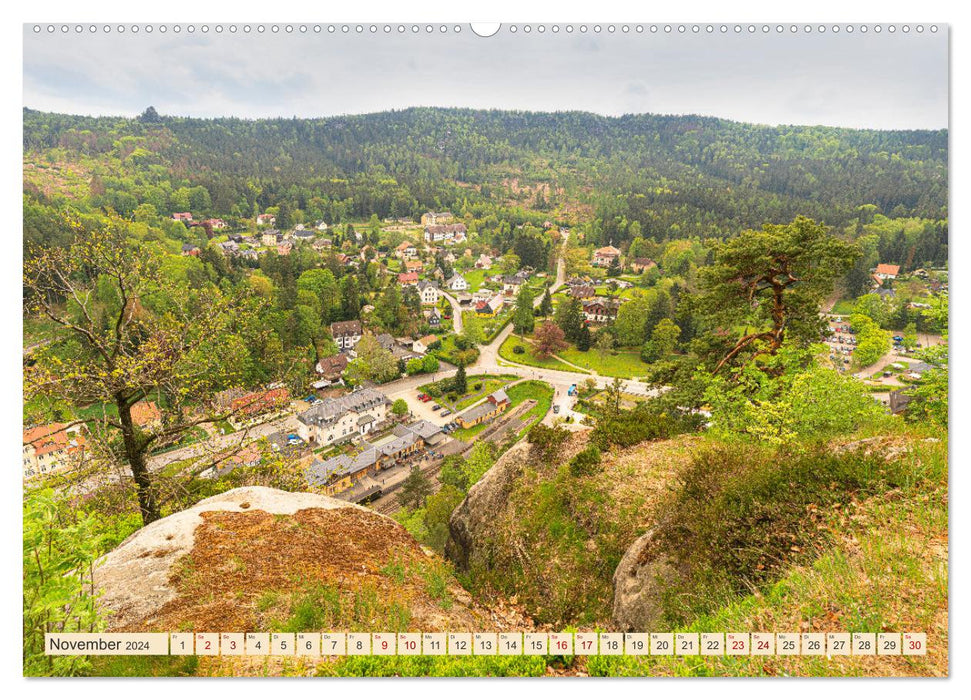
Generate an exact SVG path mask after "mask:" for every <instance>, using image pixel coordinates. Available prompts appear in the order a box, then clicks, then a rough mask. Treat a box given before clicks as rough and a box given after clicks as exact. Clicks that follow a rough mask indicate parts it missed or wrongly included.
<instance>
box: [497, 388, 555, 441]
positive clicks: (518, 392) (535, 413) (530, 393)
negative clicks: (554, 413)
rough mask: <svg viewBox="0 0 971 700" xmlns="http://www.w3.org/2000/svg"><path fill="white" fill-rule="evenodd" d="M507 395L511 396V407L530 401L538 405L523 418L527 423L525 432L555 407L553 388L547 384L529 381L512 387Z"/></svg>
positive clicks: (507, 390)
mask: <svg viewBox="0 0 971 700" xmlns="http://www.w3.org/2000/svg"><path fill="white" fill-rule="evenodd" d="M506 394H507V395H508V396H509V403H510V407H515V406H518V405H519V404H521V403H522V402H523V401H527V400H529V399H535V400H536V405H535V406H534V407H533V408H531V409H529V410H528V411H527V412H526V413H524V414H523V415H522V416H521V418H522V419H523V421H524V422H525V424H524V425H523V430H526V429H528V428H529V426H530V425H532V424H533V423H534V422H536V421H537V420H542V419H543V416H545V415H546V414H547V413H548V412H549V410H550V408H551V407H552V406H553V387H551V386H550V385H549V384H547V383H546V382H538V381H536V380H534V379H529V380H527V381H525V382H519V383H518V384H514V385H512V386H511V387H509V388H508V389H506ZM507 410H508V409H507Z"/></svg>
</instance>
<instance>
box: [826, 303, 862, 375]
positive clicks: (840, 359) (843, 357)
mask: <svg viewBox="0 0 971 700" xmlns="http://www.w3.org/2000/svg"><path fill="white" fill-rule="evenodd" d="M828 327H829V335H828V337H827V338H826V341H825V342H826V344H827V345H828V346H829V359H830V362H832V363H833V366H835V367H836V368H837V369H839V371H840V372H845V371H847V370H848V369H849V367H850V364H851V363H852V362H853V351H854V350H855V349H856V335H855V334H854V333H853V332H852V331H851V330H850V324H849V322H848V321H847V320H846V319H844V318H843V317H842V316H830V317H829V319H828Z"/></svg>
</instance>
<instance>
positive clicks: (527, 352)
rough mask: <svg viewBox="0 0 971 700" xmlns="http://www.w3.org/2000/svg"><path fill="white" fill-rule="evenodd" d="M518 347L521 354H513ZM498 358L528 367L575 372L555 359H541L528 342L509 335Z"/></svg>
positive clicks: (500, 349)
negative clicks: (521, 351)
mask: <svg viewBox="0 0 971 700" xmlns="http://www.w3.org/2000/svg"><path fill="white" fill-rule="evenodd" d="M516 346H519V347H521V348H523V353H522V354H517V353H515V352H513V348H515V347H516ZM499 357H501V358H503V359H504V360H508V361H509V362H515V363H516V364H520V365H529V366H530V367H542V368H543V369H558V370H562V371H564V372H575V371H576V370H575V369H573V368H572V367H570V366H569V365H568V364H566V363H564V362H561V361H560V360H557V359H556V358H555V357H546V358H541V357H537V356H536V354H535V353H534V352H533V345H532V343H531V342H530V341H529V340H523V339H521V338H520V337H519V336H516V335H510V336H509V337H508V338H506V339H505V340H504V341H503V343H502V345H500V346H499Z"/></svg>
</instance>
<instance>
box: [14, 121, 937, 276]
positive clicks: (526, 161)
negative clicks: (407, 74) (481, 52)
mask: <svg viewBox="0 0 971 700" xmlns="http://www.w3.org/2000/svg"><path fill="white" fill-rule="evenodd" d="M947 147H948V134H947V132H946V131H945V130H941V131H874V130H853V129H838V128H831V127H807V126H775V127H771V126H758V125H752V124H742V123H737V122H731V121H727V120H724V119H715V118H708V117H696V116H657V115H628V116H623V117H619V118H612V117H602V116H598V115H594V114H589V113H580V112H558V113H531V112H512V111H496V110H490V111H484V110H478V111H477V110H467V109H431V108H414V109H407V110H403V111H391V112H382V113H376V114H367V115H358V116H340V117H331V118H324V119H271V120H257V121H247V120H241V119H233V118H223V119H190V118H181V117H166V116H160V115H158V114H157V113H156V112H155V110H154V109H148V110H146V111H145V113H143V114H142V115H141V116H140V117H139V118H137V119H127V118H119V117H98V118H95V117H80V116H70V115H62V114H48V113H42V112H37V111H32V110H25V111H24V151H25V156H26V157H27V158H29V159H30V162H32V163H34V164H44V163H47V164H57V163H71V164H74V165H75V166H76V169H75V170H74V173H75V174H79V175H86V176H88V182H89V184H88V185H86V187H88V188H89V191H88V192H76V193H75V194H76V195H77V194H81V195H89V196H90V201H91V203H92V204H94V205H96V206H102V207H111V208H112V209H114V210H115V211H117V212H118V213H120V214H122V215H123V216H124V215H130V214H131V213H132V212H134V210H135V209H136V208H137V207H138V206H139V205H141V204H146V203H148V204H152V205H153V206H154V207H155V209H156V210H157V211H158V212H159V213H160V214H161V213H167V212H169V211H183V210H191V211H193V212H198V213H201V214H206V215H209V214H211V215H217V216H222V217H237V218H246V217H251V216H252V215H253V213H254V212H257V211H263V210H265V209H266V208H267V207H271V206H283V207H284V208H285V209H286V210H287V215H286V217H285V219H290V218H291V215H290V212H293V215H294V216H295V218H300V217H306V218H307V219H308V220H309V219H323V220H325V221H327V222H329V223H341V222H343V221H346V220H350V219H361V218H367V217H369V216H371V215H372V214H376V215H378V216H379V217H382V218H384V217H403V216H411V217H415V216H418V215H420V214H421V212H423V211H426V210H428V209H436V208H442V209H446V208H447V209H451V210H453V211H457V212H461V213H463V214H469V215H471V216H474V217H476V218H479V219H483V220H485V221H486V224H485V225H486V226H489V225H490V224H489V220H491V224H492V225H494V226H495V225H498V221H499V220H500V219H501V220H504V221H507V222H509V223H510V224H512V225H517V224H521V223H526V222H533V223H538V222H541V221H543V217H544V215H545V216H546V217H548V218H552V219H554V220H556V221H558V222H561V223H566V224H578V223H581V222H582V223H588V224H589V227H590V234H591V235H590V239H589V242H593V243H601V242H602V243H606V242H613V243H614V244H618V245H621V244H624V243H625V242H626V241H629V240H632V239H634V238H636V237H637V236H644V237H652V238H655V239H656V240H658V241H665V240H670V239H678V238H691V237H699V238H711V237H724V236H728V235H733V234H735V233H737V232H738V231H740V230H742V229H744V228H749V227H758V226H761V225H762V224H763V223H766V222H780V221H788V220H791V219H792V218H793V217H795V216H796V215H806V216H810V217H812V218H814V219H816V220H818V221H821V222H824V223H826V224H827V225H830V226H834V227H837V228H845V227H849V226H857V225H860V224H865V223H868V222H869V220H872V218H873V216H874V215H877V214H879V215H883V216H886V217H891V218H903V217H914V218H918V219H926V220H932V221H938V222H940V221H943V220H946V218H947V153H948V151H947ZM28 182H30V178H28ZM57 189H58V188H56V187H55V188H45V187H44V186H43V185H34V186H33V187H32V188H31V187H28V192H29V194H31V195H32V196H35V197H38V198H39V199H41V200H45V201H46V200H48V199H50V198H56V196H57V194H58V192H57ZM864 205H866V206H867V207H868V209H867V211H866V217H867V218H866V219H863V217H861V215H860V210H859V207H861V206H864ZM943 232H944V238H943V240H944V241H945V243H944V244H943V245H944V246H945V247H946V226H945V227H944V228H943ZM928 236H929V237H930V238H933V233H929V234H928ZM938 239H940V236H938ZM930 247H934V248H937V247H938V246H937V244H934V245H933V246H930ZM930 257H932V258H937V259H939V262H943V260H940V258H941V257H942V255H941V250H937V249H935V250H934V251H932V252H931V253H930ZM943 258H944V259H946V248H945V251H944V254H943Z"/></svg>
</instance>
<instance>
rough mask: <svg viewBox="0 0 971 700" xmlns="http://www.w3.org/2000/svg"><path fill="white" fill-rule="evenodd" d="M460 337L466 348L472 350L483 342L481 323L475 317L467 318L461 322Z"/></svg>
mask: <svg viewBox="0 0 971 700" xmlns="http://www.w3.org/2000/svg"><path fill="white" fill-rule="evenodd" d="M462 336H463V338H464V339H465V342H466V343H467V344H468V347H470V348H474V347H475V346H476V345H482V343H483V342H485V333H484V332H483V331H482V322H481V321H480V320H479V319H478V318H476V317H475V316H469V317H468V318H466V319H464V320H463V323H462Z"/></svg>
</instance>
